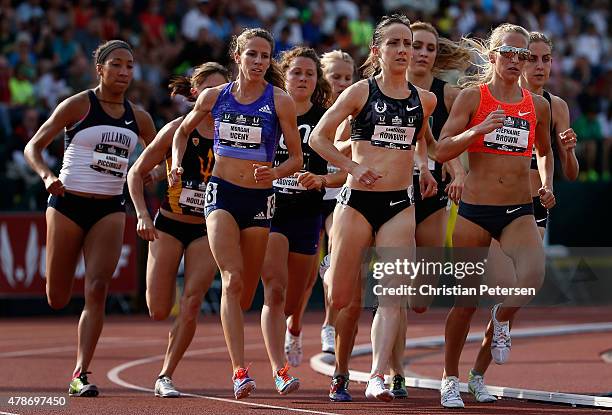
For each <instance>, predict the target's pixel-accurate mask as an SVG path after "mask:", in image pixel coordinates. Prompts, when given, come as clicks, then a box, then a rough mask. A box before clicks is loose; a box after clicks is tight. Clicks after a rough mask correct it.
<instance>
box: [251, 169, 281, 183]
mask: <svg viewBox="0 0 612 415" xmlns="http://www.w3.org/2000/svg"><path fill="white" fill-rule="evenodd" d="M253 167H254V170H253V177H254V178H255V181H256V182H269V183H270V186H271V185H272V180H274V179H278V176H277V174H276V169H274V168H273V167H270V166H264V165H261V164H253Z"/></svg>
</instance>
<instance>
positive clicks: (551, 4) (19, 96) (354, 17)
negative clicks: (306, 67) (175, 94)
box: [0, 0, 612, 210]
mask: <svg viewBox="0 0 612 415" xmlns="http://www.w3.org/2000/svg"><path fill="white" fill-rule="evenodd" d="M396 11H397V12H402V13H405V14H406V15H408V16H409V17H410V19H411V20H424V21H428V22H431V23H433V24H434V25H435V26H436V27H437V28H438V30H439V31H440V34H441V35H443V36H446V37H448V38H451V39H459V38H460V37H461V36H463V35H469V36H473V37H481V38H485V37H486V36H487V32H488V31H489V30H490V28H491V27H494V26H496V25H497V24H498V23H500V22H506V21H507V22H511V23H516V24H520V25H522V26H524V27H525V28H526V29H527V30H530V31H532V30H538V31H542V32H544V33H546V34H548V35H550V36H551V37H552V39H553V41H554V52H553V53H554V60H553V70H552V71H553V73H552V75H551V82H550V85H549V89H550V91H551V92H553V93H555V94H557V95H560V96H561V97H563V98H564V99H566V101H567V102H568V104H569V106H570V112H571V119H572V126H573V128H574V130H575V131H576V132H577V134H578V137H579V147H578V153H579V160H580V162H581V169H582V174H581V176H580V179H581V180H589V181H598V180H605V181H609V180H610V163H609V159H610V151H611V148H612V145H611V143H612V124H611V106H610V96H611V95H612V88H611V85H612V64H611V61H610V56H611V54H612V52H611V51H612V47H611V44H610V39H611V38H612V37H611V36H610V31H611V28H610V26H609V24H608V20H609V15H610V9H609V2H608V1H607V0H591V1H583V0H580V1H579V0H574V1H572V0H523V1H521V0H518V1H517V0H513V1H510V0H382V1H379V2H371V1H362V0H287V1H285V0H233V1H224V0H167V1H160V0H109V1H92V0H18V1H17V0H14V1H12V0H0V160H1V167H0V169H1V172H0V181H1V182H2V188H3V190H4V191H3V192H2V193H1V195H2V196H0V210H36V209H43V208H44V206H45V192H44V188H43V186H42V182H41V180H40V179H39V178H38V176H37V175H36V174H35V173H34V172H33V171H31V170H30V169H29V168H28V167H27V166H26V163H25V161H24V158H23V153H22V151H23V148H24V146H25V143H26V142H27V141H28V140H29V139H30V138H31V137H32V136H33V134H34V133H35V132H36V130H37V129H38V127H39V126H40V125H41V124H42V123H43V122H44V121H45V119H46V118H47V117H48V116H49V114H50V113H51V111H53V109H54V108H55V107H56V106H57V104H58V102H61V100H62V99H63V98H64V97H66V96H69V95H71V94H73V93H76V92H79V91H81V90H83V89H86V88H90V87H93V86H95V84H96V82H97V80H96V76H95V72H94V67H93V63H92V52H93V51H94V49H95V48H96V47H97V46H98V44H100V43H101V42H103V41H106V40H109V39H117V38H118V39H124V40H126V41H128V42H129V43H130V44H131V45H132V46H133V47H134V50H135V55H136V67H135V71H134V81H133V84H132V87H131V88H130V91H129V99H130V100H132V101H133V102H134V103H136V104H139V105H141V106H143V107H144V108H145V109H147V111H149V113H150V114H151V116H152V117H153V119H154V121H155V124H156V126H157V128H158V129H159V128H161V127H162V126H163V125H164V124H165V123H166V122H168V121H170V120H171V119H173V118H175V117H176V116H177V115H179V114H181V113H183V112H184V111H186V109H187V108H186V107H185V104H184V102H181V101H179V100H174V99H171V98H170V97H169V94H168V90H167V84H168V80H169V78H170V77H171V76H172V75H174V74H183V73H187V72H188V71H189V69H190V68H191V67H193V66H195V65H198V64H200V63H203V62H205V61H210V60H214V61H218V62H220V63H222V64H226V65H228V66H231V65H230V60H229V56H228V48H229V43H230V41H231V37H232V35H234V34H236V33H239V32H240V31H241V30H242V29H243V28H245V27H258V26H260V27H265V28H267V29H269V30H270V31H271V32H272V33H273V34H274V36H275V39H276V52H277V53H278V52H280V51H282V50H285V49H289V48H291V47H292V46H294V45H300V44H306V45H310V46H312V47H314V48H315V49H316V50H317V51H318V52H326V51H329V50H333V49H342V50H344V51H347V52H349V53H350V54H351V55H352V56H353V57H354V59H355V61H356V62H357V63H361V62H363V60H364V59H365V56H366V55H367V53H368V45H369V42H370V39H371V34H372V31H373V28H374V26H375V24H376V22H377V20H378V19H379V17H380V16H382V15H384V14H390V13H392V12H396ZM62 153H63V140H62V139H61V138H60V137H58V140H56V141H55V142H54V144H53V145H52V146H50V147H49V149H48V150H47V151H46V155H45V157H46V158H47V161H48V162H49V164H50V165H51V166H55V170H59V167H60V164H61V158H62Z"/></svg>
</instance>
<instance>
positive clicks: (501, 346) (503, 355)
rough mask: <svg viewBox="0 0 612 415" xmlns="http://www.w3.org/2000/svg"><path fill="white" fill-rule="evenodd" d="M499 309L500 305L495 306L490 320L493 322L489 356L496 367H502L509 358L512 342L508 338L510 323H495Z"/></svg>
mask: <svg viewBox="0 0 612 415" xmlns="http://www.w3.org/2000/svg"><path fill="white" fill-rule="evenodd" d="M499 307H501V303H500V304H495V306H493V309H492V310H491V320H492V321H493V340H492V341H491V356H492V357H493V360H494V361H495V363H497V364H498V365H503V364H504V363H506V362H507V361H508V358H509V357H510V347H511V346H512V340H511V338H510V322H509V321H504V322H500V321H497V318H495V315H496V314H497V310H498V309H499Z"/></svg>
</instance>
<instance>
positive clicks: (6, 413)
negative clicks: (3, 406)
mask: <svg viewBox="0 0 612 415" xmlns="http://www.w3.org/2000/svg"><path fill="white" fill-rule="evenodd" d="M0 415H19V414H14V413H12V412H0Z"/></svg>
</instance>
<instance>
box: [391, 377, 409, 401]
mask: <svg viewBox="0 0 612 415" xmlns="http://www.w3.org/2000/svg"><path fill="white" fill-rule="evenodd" d="M391 393H392V394H393V396H394V397H395V399H406V398H407V397H408V390H407V389H406V379H405V378H404V377H403V376H402V375H395V376H393V381H392V382H391Z"/></svg>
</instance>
